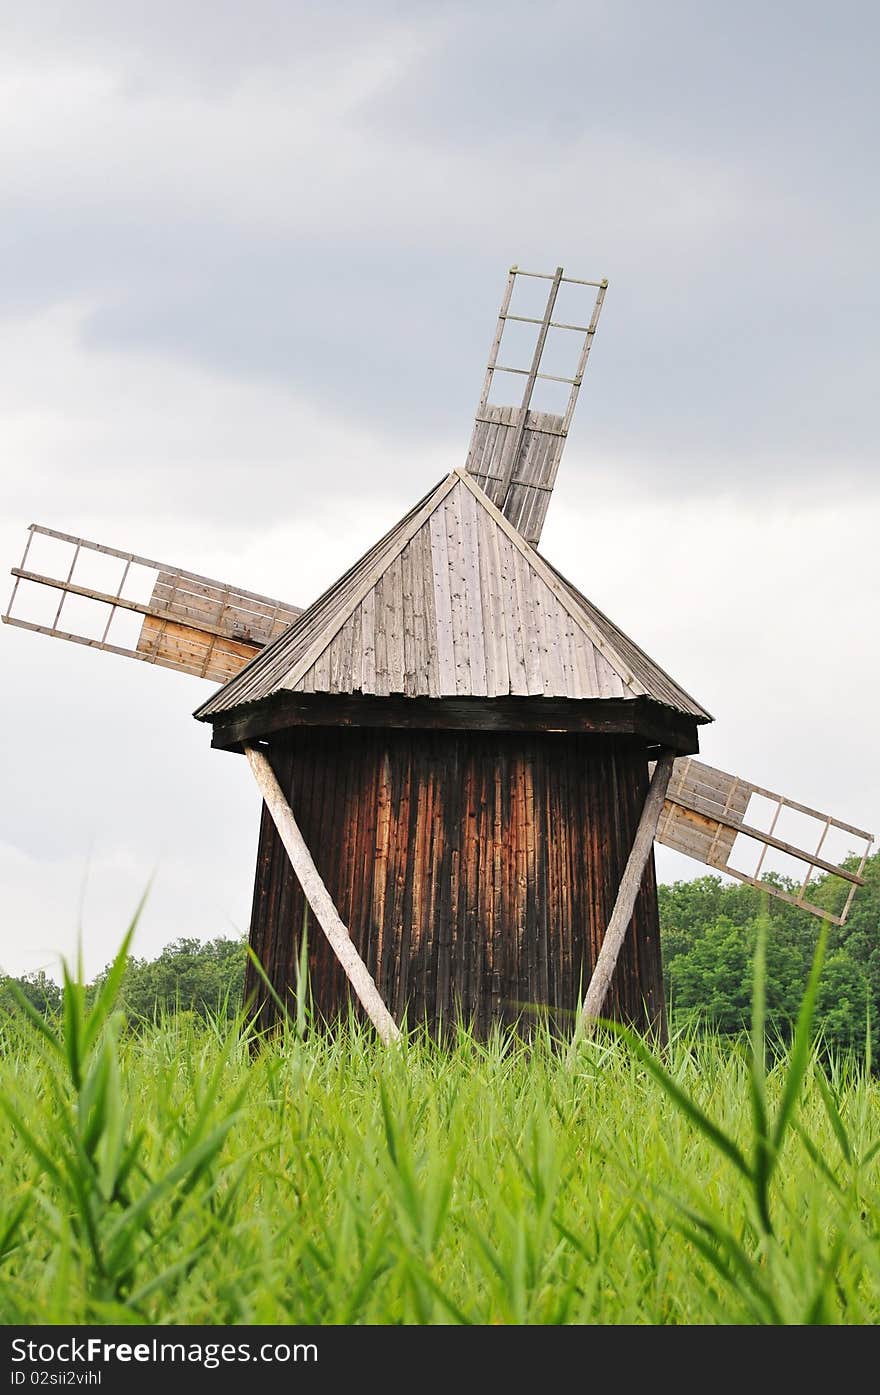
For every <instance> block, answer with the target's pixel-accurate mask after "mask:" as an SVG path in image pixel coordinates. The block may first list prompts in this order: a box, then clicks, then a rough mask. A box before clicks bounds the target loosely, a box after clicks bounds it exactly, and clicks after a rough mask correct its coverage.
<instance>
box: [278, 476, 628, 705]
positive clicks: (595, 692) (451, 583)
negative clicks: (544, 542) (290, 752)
mask: <svg viewBox="0 0 880 1395" xmlns="http://www.w3.org/2000/svg"><path fill="white" fill-rule="evenodd" d="M505 527H506V525H505ZM578 613H579V611H578V606H577V603H576V602H574V603H573V604H568V605H566V604H564V603H563V601H562V600H561V599H560V587H559V585H558V583H557V580H556V578H555V576H554V575H553V574H552V573H545V572H542V571H541V570H540V566H539V561H538V559H537V558H536V554H534V553H532V551H531V549H528V548H526V547H525V546H524V545H522V543H521V542H518V541H517V540H516V539H514V538H513V537H512V536H511V535H510V530H509V529H508V530H507V531H505V528H504V527H502V526H500V524H499V522H498V519H497V518H493V517H492V515H491V513H490V512H489V510H488V509H487V508H486V507H485V505H484V503H481V502H480V496H479V494H478V492H477V491H475V490H474V487H473V486H472V485H471V484H470V482H465V480H463V479H461V478H459V479H458V480H457V481H455V482H454V483H453V484H452V486H451V487H450V489H448V490H447V491H446V493H445V494H444V496H443V497H442V498H441V499H438V501H437V504H436V506H435V507H434V509H433V510H432V511H431V513H430V515H429V516H427V517H426V518H425V520H424V521H423V523H422V524H421V526H420V527H419V528H418V529H417V530H416V531H415V532H414V533H413V534H412V535H411V536H409V537H408V540H407V541H406V542H405V543H404V545H403V546H402V548H401V550H400V551H399V552H398V553H396V554H394V555H390V554H389V556H388V557H387V558H386V559H385V563H384V565H383V566H382V568H381V569H380V570H379V572H378V574H377V575H376V576H375V577H374V578H373V582H372V585H371V586H370V588H369V589H368V590H367V592H366V594H365V595H364V596H363V597H362V599H361V600H360V602H359V603H358V604H357V605H356V606H354V607H353V608H352V609H351V611H350V613H348V614H347V618H346V619H345V620H344V621H343V622H342V624H341V626H340V627H339V628H338V629H336V630H334V631H333V633H332V636H331V635H329V634H328V639H327V644H326V647H325V648H324V649H323V650H321V648H320V644H319V643H318V642H317V641H316V642H315V644H314V648H315V651H316V652H315V657H314V658H313V660H312V662H311V663H310V665H309V667H308V668H306V669H305V671H303V672H302V673H301V674H300V676H299V678H298V679H296V680H295V681H293V680H291V682H290V683H289V684H286V685H285V686H289V687H290V688H291V689H293V690H294V691H299V692H306V693H316V692H330V693H364V694H366V695H368V696H379V697H386V696H390V695H397V694H402V695H404V696H406V697H456V696H457V697H506V696H513V697H540V696H543V697H567V698H598V697H601V698H605V697H615V698H619V697H625V696H635V692H634V691H632V690H631V688H630V687H628V686H627V685H626V684H625V683H624V681H623V679H622V678H621V676H620V675H619V674H618V673H617V672H616V671H615V669H614V668H613V667H612V664H611V663H610V662H609V659H608V657H607V656H606V655H605V654H603V653H602V652H601V648H600V647H597V643H596V642H594V637H593V636H594V628H593V629H590V628H589V627H588V629H587V630H585V629H584V628H583V627H582V626H581V625H580V624H579V623H578V620H577V618H576V616H577V615H578ZM591 624H592V622H591ZM638 691H639V692H641V691H642V690H641V688H639V690H638Z"/></svg>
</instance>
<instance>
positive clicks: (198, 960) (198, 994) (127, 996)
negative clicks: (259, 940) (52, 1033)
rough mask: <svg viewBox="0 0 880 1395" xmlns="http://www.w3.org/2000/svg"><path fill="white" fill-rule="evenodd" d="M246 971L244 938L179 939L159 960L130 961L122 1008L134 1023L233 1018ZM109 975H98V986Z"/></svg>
mask: <svg viewBox="0 0 880 1395" xmlns="http://www.w3.org/2000/svg"><path fill="white" fill-rule="evenodd" d="M244 968H245V942H244V940H227V939H222V938H217V939H214V940H208V941H202V940H196V939H188V938H183V939H179V940H174V941H173V942H172V943H171V944H169V945H166V946H165V948H164V949H163V950H162V953H161V954H160V955H159V957H158V958H157V959H152V960H148V959H132V960H130V962H129V964H128V967H127V969H126V972H125V977H124V978H123V980H122V986H121V991H120V1006H121V1007H122V1008H123V1009H124V1010H125V1012H126V1014H127V1015H128V1017H129V1019H130V1020H132V1021H134V1022H150V1021H152V1020H153V1018H154V1017H156V1016H157V1014H158V1015H160V1016H161V1015H162V1014H163V1013H167V1012H178V1011H184V1012H195V1013H198V1014H199V1015H200V1016H203V1017H204V1016H216V1015H218V1014H219V1015H220V1016H222V1017H224V1018H226V1019H228V1020H231V1019H233V1018H234V1017H235V1016H236V1014H237V1013H238V1012H240V1010H241V1005H242V993H243V990H244ZM106 973H107V970H106V969H105V970H104V974H100V975H99V976H98V978H97V979H96V981H95V988H97V987H99V986H100V984H101V983H102V982H103V979H104V976H105V975H106ZM93 991H94V989H93Z"/></svg>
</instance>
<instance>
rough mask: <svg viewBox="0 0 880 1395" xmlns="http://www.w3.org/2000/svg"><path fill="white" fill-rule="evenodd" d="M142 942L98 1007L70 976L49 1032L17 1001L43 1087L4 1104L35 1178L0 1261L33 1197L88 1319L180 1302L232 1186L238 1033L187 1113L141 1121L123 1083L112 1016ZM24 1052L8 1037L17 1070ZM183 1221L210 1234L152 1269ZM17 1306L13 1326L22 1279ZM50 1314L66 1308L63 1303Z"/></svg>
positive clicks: (10, 1224) (12, 1293) (61, 1271)
mask: <svg viewBox="0 0 880 1395" xmlns="http://www.w3.org/2000/svg"><path fill="white" fill-rule="evenodd" d="M133 933H134V923H133V924H132V926H131V927H130V929H129V931H128V933H127V934H126V936H125V939H124V940H123V943H122V947H121V948H120V950H119V953H118V954H117V956H116V958H115V959H114V961H113V963H112V964H110V965H109V966H108V968H107V970H106V972H105V973H104V975H103V976H102V980H101V983H100V985H99V986H98V987H97V988H96V989H95V990H94V991H93V992H92V993H91V994H90V995H89V994H87V991H86V986H85V984H84V983H83V981H82V976H81V973H77V974H74V973H73V972H72V971H71V969H70V967H69V966H68V965H67V963H65V964H64V965H63V971H64V985H63V990H62V994H61V1004H60V1011H59V1012H58V1013H57V1014H56V1015H55V1017H54V1020H51V1021H47V1019H46V1018H45V1017H44V1016H43V1015H42V1013H41V1012H40V1011H38V1009H37V1008H36V1007H34V1006H33V1004H32V1003H31V1002H30V1001H29V999H28V998H27V996H26V995H25V994H24V993H22V992H21V991H20V990H17V989H16V988H15V987H13V989H12V992H13V996H14V997H15V998H16V999H17V1003H18V1007H19V1008H20V1010H21V1013H22V1015H23V1019H24V1025H25V1026H29V1027H30V1029H31V1033H32V1037H31V1049H30V1052H28V1053H27V1065H28V1066H29V1068H30V1069H29V1071H27V1072H25V1079H26V1078H27V1075H28V1074H29V1075H30V1077H31V1081H30V1083H32V1084H34V1083H36V1081H35V1079H34V1076H35V1075H36V1080H38V1082H39V1088H38V1089H36V1090H27V1091H24V1090H23V1089H22V1083H23V1082H22V1080H21V1079H20V1078H19V1079H15V1078H13V1079H10V1080H9V1081H8V1084H7V1088H6V1089H4V1091H3V1093H2V1095H0V1112H2V1114H3V1115H5V1117H6V1119H7V1120H8V1122H9V1124H10V1125H11V1127H12V1130H13V1139H14V1142H15V1144H16V1145H17V1148H18V1152H19V1161H20V1163H21V1164H22V1168H21V1172H22V1173H26V1172H27V1171H30V1174H31V1175H30V1178H27V1177H26V1176H23V1175H19V1176H18V1177H17V1178H15V1179H12V1183H13V1186H12V1195H13V1197H15V1198H16V1201H15V1202H14V1205H13V1208H12V1213H11V1216H10V1217H9V1219H8V1220H7V1221H6V1223H5V1225H4V1227H3V1235H2V1237H0V1256H2V1254H3V1252H4V1248H5V1250H6V1252H7V1253H9V1252H10V1251H11V1253H12V1255H13V1256H14V1255H15V1254H16V1252H17V1249H18V1251H20V1249H21V1248H22V1246H23V1244H24V1241H23V1240H21V1238H19V1239H18V1246H17V1248H16V1246H15V1244H14V1243H13V1242H14V1241H15V1239H16V1235H17V1234H18V1236H19V1237H20V1234H21V1232H22V1230H23V1225H22V1222H23V1220H24V1215H25V1211H26V1209H27V1208H28V1207H29V1206H30V1201H31V1194H32V1193H33V1196H34V1197H35V1198H36V1201H37V1202H38V1203H39V1208H40V1212H41V1216H40V1221H41V1222H42V1225H40V1221H38V1222H37V1226H38V1229H42V1230H44V1231H45V1235H46V1239H47V1240H48V1242H49V1243H50V1245H51V1247H52V1250H53V1253H54V1254H55V1256H56V1258H57V1263H58V1279H59V1283H60V1282H61V1279H62V1276H63V1283H64V1286H65V1287H66V1286H67V1285H69V1284H74V1285H75V1286H77V1280H78V1287H79V1290H80V1302H81V1309H82V1318H83V1320H93V1319H99V1320H100V1319H104V1320H108V1321H117V1320H119V1321H132V1320H137V1319H138V1318H140V1317H142V1316H143V1315H144V1314H145V1312H146V1307H145V1305H146V1304H147V1303H148V1301H149V1299H150V1298H151V1297H152V1295H154V1294H157V1293H160V1292H162V1291H163V1290H166V1289H169V1288H171V1289H173V1288H174V1286H175V1285H176V1284H177V1283H178V1282H179V1279H180V1276H181V1275H182V1274H184V1273H186V1272H187V1270H188V1269H189V1268H190V1267H191V1266H192V1265H193V1264H194V1263H195V1262H196V1260H197V1257H198V1255H199V1254H200V1253H201V1251H202V1250H204V1248H205V1247H206V1246H207V1244H208V1243H209V1240H210V1237H211V1234H212V1231H213V1228H214V1223H215V1221H216V1217H217V1216H218V1215H222V1214H223V1209H224V1204H225V1203H224V1202H223V1200H222V1194H223V1191H224V1190H225V1189H226V1181H227V1179H225V1178H224V1174H223V1172H222V1171H221V1170H219V1169H218V1167H217V1158H218V1155H219V1153H220V1151H221V1149H222V1147H223V1144H224V1142H225V1139H226V1135H227V1133H228V1132H229V1130H230V1128H231V1127H232V1124H233V1123H234V1121H235V1118H236V1112H237V1105H238V1100H235V1101H234V1102H233V1103H232V1105H231V1106H230V1105H229V1104H228V1103H226V1105H225V1108H223V1109H222V1110H221V1109H219V1108H218V1105H219V1104H220V1102H221V1099H222V1086H223V1080H224V1077H225V1075H226V1071H227V1066H228V1064H229V1057H230V1056H231V1055H232V1054H233V1052H234V1049H235V1048H236V1041H235V1037H234V1035H232V1034H230V1035H229V1037H228V1038H227V1041H226V1043H224V1046H223V1048H222V1049H221V1050H219V1051H217V1052H216V1053H213V1059H212V1061H211V1064H210V1068H209V1069H208V1070H207V1071H206V1072H205V1073H204V1076H203V1077H201V1078H200V1079H199V1081H198V1084H197V1085H196V1087H195V1088H194V1089H193V1091H192V1098H191V1099H190V1100H188V1101H187V1105H188V1108H187V1109H185V1110H171V1111H169V1110H165V1111H163V1112H162V1113H161V1114H160V1115H159V1117H158V1119H155V1120H152V1121H151V1120H149V1119H144V1118H139V1119H137V1120H135V1117H134V1112H135V1111H134V1101H133V1100H132V1098H131V1093H130V1090H129V1089H127V1088H126V1085H125V1083H124V1067H123V1050H122V1045H121V1038H122V1035H123V1033H124V1030H125V1019H124V1017H123V1015H122V1014H121V1013H120V1012H119V1011H118V1010H117V1002H118V998H119V994H120V989H121V987H122V984H123V981H124V979H125V974H126V967H127V960H128V950H129V945H130V943H131V937H132V935H133ZM89 997H91V1003H89V1002H88V1001H87V1000H88V998H89ZM19 1020H21V1019H19ZM22 1040H23V1039H22V1038H17V1037H16V1035H15V1033H14V1029H13V1030H12V1031H11V1032H10V1042H11V1044H12V1055H13V1057H14V1056H15V1054H16V1046H18V1049H19V1050H20V1049H21V1042H22ZM16 1074H18V1073H16ZM19 1198H20V1200H19ZM187 1214H193V1215H194V1216H195V1217H196V1218H197V1224H198V1226H199V1228H200V1230H201V1235H200V1236H196V1237H191V1238H190V1240H189V1243H188V1244H187V1245H186V1246H185V1247H184V1248H183V1249H182V1250H181V1251H180V1252H179V1253H176V1254H175V1255H174V1257H173V1259H171V1260H170V1262H169V1263H167V1264H165V1265H164V1267H163V1266H161V1265H160V1266H159V1267H158V1269H157V1267H156V1264H155V1263H154V1260H153V1256H154V1254H155V1253H156V1252H157V1251H158V1252H160V1253H161V1251H162V1249H163V1248H164V1247H167V1244H168V1242H169V1240H170V1239H172V1237H174V1238H175V1239H176V1236H177V1232H178V1228H179V1227H180V1226H181V1225H182V1224H183V1223H184V1221H185V1217H186V1215H187ZM44 1243H45V1242H44ZM8 1299H9V1304H10V1310H11V1311H12V1313H15V1312H16V1311H17V1310H22V1305H25V1306H26V1301H27V1300H26V1296H25V1295H24V1294H23V1292H22V1291H21V1289H20V1287H18V1286H17V1285H16V1284H15V1282H14V1279H13V1280H12V1281H11V1282H10V1286H9V1291H8ZM52 1301H53V1302H54V1304H55V1305H57V1304H59V1303H62V1304H63V1302H64V1298H63V1296H62V1294H61V1292H60V1291H59V1292H56V1293H54V1295H53V1300H52ZM4 1320H5V1321H7V1322H8V1321H9V1320H10V1318H9V1317H6V1318H5V1319H4ZM15 1320H22V1321H23V1320H25V1319H23V1318H22V1319H15ZM45 1320H48V1321H52V1320H53V1319H52V1318H51V1317H48V1316H47V1317H46V1318H45Z"/></svg>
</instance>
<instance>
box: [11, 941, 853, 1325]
mask: <svg viewBox="0 0 880 1395" xmlns="http://www.w3.org/2000/svg"><path fill="white" fill-rule="evenodd" d="M120 963H122V956H120ZM756 982H757V983H758V989H757V998H756V1020H755V1024H754V1029H753V1040H752V1042H751V1046H749V1044H747V1043H744V1044H743V1045H742V1046H741V1047H740V1048H736V1047H732V1046H731V1045H730V1043H729V1042H727V1043H722V1042H720V1041H716V1040H712V1039H707V1038H705V1037H704V1038H701V1039H700V1038H693V1037H691V1038H684V1037H679V1038H676V1037H675V1036H673V1040H672V1043H671V1045H670V1048H669V1050H668V1052H667V1053H666V1055H665V1056H664V1057H663V1063H662V1064H660V1062H659V1060H658V1059H655V1058H654V1057H652V1056H651V1055H650V1054H649V1053H648V1052H647V1051H646V1049H645V1047H644V1046H640V1045H639V1044H637V1043H635V1042H633V1041H627V1040H623V1039H619V1038H617V1037H614V1036H611V1035H607V1034H606V1035H604V1036H602V1037H601V1038H599V1039H596V1040H594V1041H586V1042H582V1043H581V1044H580V1045H579V1047H578V1048H577V1053H576V1056H575V1059H574V1060H573V1062H572V1064H570V1065H569V1064H568V1062H567V1060H566V1053H565V1051H564V1050H560V1049H559V1048H558V1047H554V1046H553V1045H552V1044H551V1043H549V1042H548V1041H547V1040H546V1039H545V1038H544V1037H542V1036H541V1035H540V1033H539V1034H538V1036H537V1039H536V1040H533V1041H532V1042H531V1043H524V1042H522V1041H517V1040H510V1039H507V1040H502V1039H498V1040H496V1041H493V1042H491V1043H490V1044H488V1045H480V1044H479V1043H477V1042H475V1041H473V1040H472V1039H470V1038H469V1037H468V1036H467V1034H464V1033H462V1034H461V1036H460V1039H459V1040H458V1042H457V1043H456V1044H454V1045H452V1046H451V1047H448V1048H441V1047H439V1046H437V1045H435V1044H432V1043H431V1042H430V1041H427V1040H425V1039H424V1038H423V1037H419V1036H417V1035H416V1036H413V1037H411V1038H410V1039H409V1040H408V1041H407V1042H406V1043H405V1044H404V1046H403V1048H402V1049H399V1050H398V1049H391V1050H386V1049H383V1048H382V1047H381V1046H379V1045H378V1044H377V1043H376V1041H375V1039H374V1038H373V1036H372V1035H371V1034H370V1033H369V1031H368V1030H366V1029H361V1028H359V1027H358V1026H357V1025H356V1024H352V1025H351V1026H350V1027H349V1028H348V1030H345V1031H343V1032H341V1033H339V1034H338V1035H337V1036H336V1037H334V1038H332V1039H331V1038H329V1037H327V1036H324V1035H318V1034H310V1033H308V1032H307V1031H305V1030H304V1027H305V1024H304V1023H303V1022H302V1021H300V1023H298V1024H297V1023H296V1022H291V1023H290V1025H289V1028H288V1030H287V1032H286V1034H285V1035H284V1036H282V1037H277V1038H276V1039H275V1040H274V1041H272V1042H271V1043H269V1044H265V1045H263V1046H261V1047H260V1048H259V1049H258V1050H256V1051H255V1052H253V1051H251V1050H250V1049H249V1045H248V1040H247V1036H246V1033H245V1032H244V1031H243V1030H242V1029H241V1028H240V1027H235V1026H234V1027H233V1028H232V1029H231V1030H230V1029H229V1028H228V1026H227V1025H225V1024H224V1025H223V1026H220V1025H212V1024H211V1023H210V1022H208V1023H206V1022H205V1021H204V1020H203V1019H201V1018H197V1017H193V1016H191V1015H188V1014H178V1015H176V1016H174V1015H172V1016H170V1017H168V1018H166V1019H165V1020H163V1021H161V1022H160V1023H157V1024H156V1025H154V1026H152V1027H150V1028H148V1029H146V1030H142V1031H139V1032H137V1033H133V1032H128V1031H127V1029H126V1026H125V1023H124V1022H123V1021H122V1020H121V1019H120V1017H119V1016H118V1015H117V1014H115V1013H114V1011H113V1007H114V993H115V986H114V975H113V974H111V975H110V976H109V978H108V980H107V983H106V985H105V989H104V992H103V995H102V997H101V998H99V1000H98V1002H97V1003H96V1004H95V1005H94V1006H93V1007H91V1008H88V1009H87V1007H86V1003H85V996H84V994H83V993H82V991H81V989H80V987H79V986H78V985H77V983H76V982H75V981H73V980H70V981H69V982H68V983H67V985H66V989H65V1006H64V1013H63V1017H62V1018H60V1019H59V1020H58V1021H57V1022H56V1023H54V1024H50V1025H49V1026H48V1027H41V1026H40V1025H39V1020H38V1019H36V1018H35V1019H34V1020H33V1021H29V1020H27V1018H26V1017H25V1016H24V1015H23V1014H22V1016H20V1017H18V1016H16V1017H9V1018H7V1020H6V1021H5V1022H4V1023H3V1025H2V1056H0V1100H2V1101H3V1111H2V1112H0V1157H2V1160H3V1161H2V1170H3V1184H2V1188H0V1320H2V1321H3V1322H4V1323H27V1324H33V1323H40V1322H51V1323H61V1322H69V1323H83V1322H87V1321H88V1322H93V1321H99V1322H100V1321H107V1322H119V1321H131V1322H150V1323H175V1322H179V1323H210V1324H220V1323H270V1322H271V1323H291V1322H295V1323H321V1324H326V1323H343V1324H351V1323H380V1324H390V1323H421V1324H425V1323H448V1322H460V1321H461V1322H471V1323H480V1324H488V1323H528V1324H538V1323H606V1324H607V1323H707V1322H716V1321H723V1322H782V1323H800V1322H821V1321H831V1322H851V1323H874V1322H876V1321H878V1319H880V1234H878V1218H880V1207H878V1171H880V1160H878V1152H880V1145H878V1143H877V1142H876V1140H877V1138H878V1134H880V1085H878V1082H877V1080H876V1079H872V1077H871V1074H870V1058H869V1062H868V1069H867V1070H866V1069H865V1068H863V1067H858V1066H856V1065H853V1064H847V1063H839V1064H837V1065H835V1064H834V1063H833V1062H832V1063H830V1064H829V1063H828V1062H827V1061H826V1062H825V1065H824V1066H823V1065H820V1064H819V1059H818V1058H817V1055H816V1053H815V1051H814V1050H812V1049H811V1048H810V1045H809V1028H810V1021H809V1018H810V1004H809V1002H808V1003H807V1004H806V1007H805V1010H804V1013H803V1018H802V1022H801V1027H800V1032H799V1036H798V1037H797V1039H796V1040H795V1042H794V1044H793V1046H792V1047H791V1049H790V1050H789V1051H787V1052H786V1053H785V1054H784V1055H782V1056H781V1057H779V1058H778V1059H776V1061H775V1063H774V1064H773V1066H772V1069H769V1070H768V1071H766V1072H765V1070H764V1068H763V1064H762V1057H763V1043H762V1025H761V1020H760V1019H761V1003H760V975H759V974H756ZM808 996H809V995H808Z"/></svg>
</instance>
